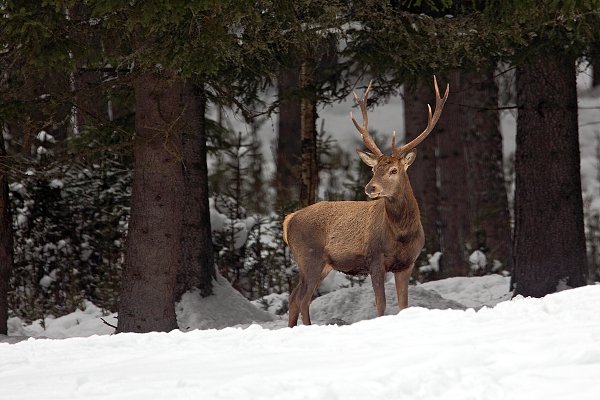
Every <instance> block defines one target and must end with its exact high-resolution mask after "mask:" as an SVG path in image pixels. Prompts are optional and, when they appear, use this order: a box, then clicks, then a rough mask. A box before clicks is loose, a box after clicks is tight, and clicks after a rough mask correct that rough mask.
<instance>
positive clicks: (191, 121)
mask: <svg viewBox="0 0 600 400" xmlns="http://www.w3.org/2000/svg"><path fill="white" fill-rule="evenodd" d="M183 104H185V107H186V109H185V112H184V113H183V114H182V120H183V123H184V124H185V126H184V131H183V141H182V142H183V179H184V202H183V239H182V242H181V244H182V247H183V249H182V252H183V263H182V264H181V267H180V269H179V270H178V272H177V287H176V292H175V299H176V300H177V301H179V300H180V299H181V296H182V295H183V294H184V293H185V292H187V291H188V290H190V289H192V288H199V289H200V293H201V295H202V296H208V295H210V294H212V281H213V279H214V277H215V267H214V260H213V248H212V237H211V236H212V235H211V227H210V209H209V206H208V168H207V165H206V119H205V114H206V97H205V95H204V92H203V88H201V87H198V86H194V85H191V84H189V83H188V84H185V86H184V89H183Z"/></svg>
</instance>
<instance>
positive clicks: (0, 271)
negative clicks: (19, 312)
mask: <svg viewBox="0 0 600 400" xmlns="http://www.w3.org/2000/svg"><path fill="white" fill-rule="evenodd" d="M1 129H2V127H1V126H0V161H1V160H2V158H3V157H5V156H6V150H5V147H4V137H3V136H2V131H1ZM3 165H5V163H4V162H0V335H6V334H7V329H8V327H7V325H6V323H7V321H8V280H9V278H10V272H11V270H12V266H13V232H12V216H11V212H10V200H9V197H8V171H7V170H6V169H5V167H4V166H3Z"/></svg>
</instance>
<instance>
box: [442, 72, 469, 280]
mask: <svg viewBox="0 0 600 400" xmlns="http://www.w3.org/2000/svg"><path fill="white" fill-rule="evenodd" d="M448 81H449V83H450V88H454V89H451V90H452V92H451V94H450V97H449V98H448V101H447V102H446V105H445V107H444V112H443V113H442V116H441V118H440V120H439V123H438V125H437V128H436V129H437V130H438V132H437V135H438V170H439V177H438V180H439V186H440V197H439V198H440V205H439V210H440V211H439V213H440V221H441V224H440V232H441V238H440V243H441V247H442V254H443V255H442V260H441V268H442V270H441V277H450V276H465V275H467V274H468V271H469V270H468V267H467V259H468V254H467V247H466V245H467V242H468V239H469V231H470V225H471V221H470V220H469V211H468V210H469V209H468V201H469V197H468V190H467V187H466V183H467V179H468V175H467V174H468V171H467V165H466V152H465V142H464V124H465V117H464V115H463V114H462V113H463V112H464V110H463V109H462V107H461V106H460V105H461V104H462V103H463V102H464V100H465V97H466V93H465V92H463V91H462V90H461V74H460V72H458V71H453V72H451V73H450V74H449V79H448ZM445 86H446V85H445V84H444V85H441V87H442V88H443V87H445ZM442 90H443V89H442Z"/></svg>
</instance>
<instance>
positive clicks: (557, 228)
mask: <svg viewBox="0 0 600 400" xmlns="http://www.w3.org/2000/svg"><path fill="white" fill-rule="evenodd" d="M517 104H518V107H519V114H518V117H517V150H516V154H515V173H516V193H515V235H514V241H515V244H514V273H513V282H512V283H513V285H514V284H516V287H515V292H514V293H515V295H519V294H520V295H523V296H534V297H541V296H544V295H546V294H549V293H553V292H556V291H557V290H559V289H560V288H562V287H567V286H568V287H577V286H582V285H585V284H586V275H587V267H586V248H585V236H584V228H583V205H582V198H581V177H580V171H579V169H580V159H579V158H580V157H579V136H578V126H577V91H576V84H575V60H574V59H571V58H569V57H563V56H561V55H558V54H555V55H545V54H540V55H536V56H532V57H530V58H529V59H528V62H526V63H523V64H522V65H520V66H518V68H517Z"/></svg>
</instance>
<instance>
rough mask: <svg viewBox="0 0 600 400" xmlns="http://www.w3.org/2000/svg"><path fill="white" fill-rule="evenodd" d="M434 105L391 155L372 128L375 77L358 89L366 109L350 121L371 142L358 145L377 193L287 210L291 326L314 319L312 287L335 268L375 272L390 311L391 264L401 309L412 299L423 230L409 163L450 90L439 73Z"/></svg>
mask: <svg viewBox="0 0 600 400" xmlns="http://www.w3.org/2000/svg"><path fill="white" fill-rule="evenodd" d="M433 81H434V88H435V96H436V100H435V112H434V113H433V114H432V112H431V108H429V117H428V119H427V127H426V128H425V130H424V131H423V132H421V133H420V134H419V135H418V136H417V137H416V138H415V139H413V140H412V141H410V142H409V143H407V144H405V145H404V146H401V147H396V136H395V133H394V136H393V138H392V156H391V157H390V156H384V155H383V153H382V152H381V150H380V149H379V148H378V147H377V145H376V144H375V141H374V140H373V138H372V137H371V135H370V134H369V130H368V112H367V98H368V95H369V90H370V89H371V84H370V83H369V86H368V88H367V89H366V91H365V93H364V95H363V97H362V98H359V97H358V96H357V95H356V94H354V99H355V100H356V103H357V104H358V106H359V108H360V110H361V114H362V116H363V124H362V125H360V124H359V123H358V122H357V121H356V120H355V119H354V116H353V115H352V113H351V114H350V116H351V118H352V122H353V123H354V126H355V127H356V129H358V131H359V132H360V135H361V137H362V139H363V143H364V144H365V146H366V147H367V148H368V149H369V150H371V151H372V152H373V154H371V153H366V152H363V151H358V154H359V156H360V158H361V160H363V161H364V162H365V164H367V165H368V166H370V167H372V168H373V178H372V179H371V181H370V182H369V183H368V184H367V186H366V187H365V193H366V194H367V195H368V196H369V197H371V198H378V200H376V201H372V202H366V201H333V202H328V201H323V202H320V203H317V204H313V205H311V206H309V207H306V208H303V209H302V210H299V211H296V212H295V213H293V214H290V215H288V216H287V217H286V218H285V220H284V222H283V238H284V240H285V242H286V243H287V244H288V245H289V246H290V250H291V252H292V254H293V255H294V258H295V260H296V263H297V264H298V273H299V281H298V286H296V288H295V289H294V290H293V291H292V293H291V294H290V299H289V310H290V311H289V321H288V325H289V326H290V327H292V326H296V324H297V323H298V317H299V316H300V314H302V322H303V323H304V324H305V325H307V324H310V315H309V311H308V309H309V306H310V302H311V300H312V295H313V292H314V290H315V289H316V288H317V286H318V285H319V283H320V282H321V281H322V280H323V279H324V278H325V277H326V276H327V274H328V273H329V272H330V271H331V270H332V269H335V270H338V271H341V272H344V273H346V274H370V275H371V282H372V284H373V290H374V291H375V305H376V308H377V315H379V316H381V315H383V313H384V312H385V288H384V286H385V285H384V284H385V274H386V272H393V273H394V277H395V280H396V295H397V296H398V306H399V307H400V310H402V309H403V308H406V307H407V306H408V280H409V278H410V274H411V271H412V269H413V267H414V263H415V261H416V259H417V257H418V255H419V253H420V252H421V249H422V248H423V244H424V243H425V236H424V234H423V227H422V226H421V220H420V217H419V206H418V205H417V201H416V200H415V196H414V194H413V191H412V188H411V186H410V182H409V181H408V175H407V174H406V170H407V169H408V167H409V166H410V165H411V164H412V163H413V161H414V160H415V157H416V153H415V151H414V149H415V147H416V146H417V145H418V144H419V143H421V142H422V141H423V140H424V139H425V138H426V137H427V135H429V133H430V132H431V131H432V130H433V128H434V127H435V124H436V123H437V121H438V119H439V118H440V116H441V114H442V109H443V108H444V103H445V102H446V99H447V98H448V93H449V87H448V85H446V92H445V93H444V97H440V93H439V89H438V84H437V80H436V79H435V76H434V80H433Z"/></svg>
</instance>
